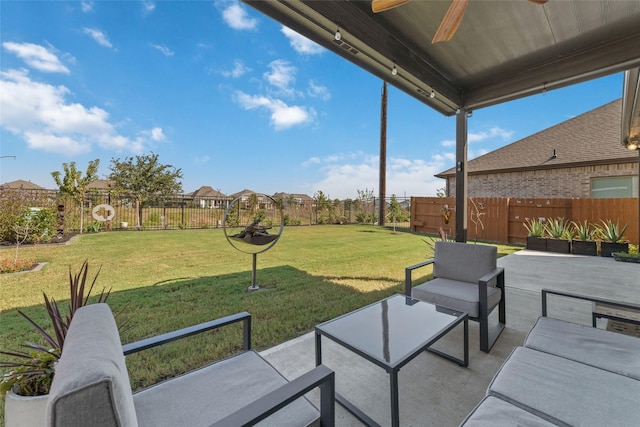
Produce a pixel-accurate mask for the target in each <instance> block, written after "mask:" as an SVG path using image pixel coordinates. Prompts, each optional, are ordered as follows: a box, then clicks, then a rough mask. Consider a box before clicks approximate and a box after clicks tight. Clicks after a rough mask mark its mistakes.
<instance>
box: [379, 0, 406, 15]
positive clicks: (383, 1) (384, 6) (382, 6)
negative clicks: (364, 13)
mask: <svg viewBox="0 0 640 427" xmlns="http://www.w3.org/2000/svg"><path fill="white" fill-rule="evenodd" d="M410 1H411V0H371V10H372V11H373V13H378V12H384V11H386V10H389V9H393V8H394V7H398V6H402V5H403V4H405V3H409V2H410Z"/></svg>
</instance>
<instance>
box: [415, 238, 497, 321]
mask: <svg viewBox="0 0 640 427" xmlns="http://www.w3.org/2000/svg"><path fill="white" fill-rule="evenodd" d="M438 243H439V242H438ZM478 292H479V290H478V284H477V283H468V282H460V281H457V280H450V279H443V278H436V279H433V280H430V281H428V282H426V283H423V284H421V285H418V286H415V287H413V289H412V290H411V296H412V297H414V298H417V299H421V300H423V301H427V302H430V303H432V304H436V305H442V306H445V307H448V308H451V309H454V310H458V311H463V312H465V313H468V314H469V317H474V318H477V317H478V316H479V315H480V312H479V310H480V308H479V303H478V300H479V294H478ZM501 296H502V292H501V290H500V289H499V288H494V287H493V286H488V287H487V299H488V300H489V311H491V310H493V308H494V307H495V306H496V305H498V303H499V302H500V298H501Z"/></svg>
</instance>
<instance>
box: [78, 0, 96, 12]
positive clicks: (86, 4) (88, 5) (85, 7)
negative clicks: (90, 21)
mask: <svg viewBox="0 0 640 427" xmlns="http://www.w3.org/2000/svg"><path fill="white" fill-rule="evenodd" d="M80 8H82V11H83V12H84V13H89V12H93V1H83V2H80Z"/></svg>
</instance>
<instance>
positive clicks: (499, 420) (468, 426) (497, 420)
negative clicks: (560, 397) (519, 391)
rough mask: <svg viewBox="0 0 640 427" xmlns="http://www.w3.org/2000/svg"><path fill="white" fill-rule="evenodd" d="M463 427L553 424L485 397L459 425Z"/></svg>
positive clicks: (513, 406) (544, 426)
mask: <svg viewBox="0 0 640 427" xmlns="http://www.w3.org/2000/svg"><path fill="white" fill-rule="evenodd" d="M460 426H461V427H462V426H464V427H514V426H522V427H524V426H526V427H551V426H555V424H553V423H551V422H549V421H546V420H544V419H542V418H540V417H538V416H536V415H534V414H532V413H531V412H527V411H525V410H524V409H521V408H519V407H517V406H515V405H512V404H510V403H507V402H505V401H504V400H502V399H498V398H497V397H495V396H486V397H485V398H484V399H482V400H481V401H480V403H479V404H478V406H476V407H475V409H474V410H473V411H472V412H471V413H470V414H469V415H468V416H467V418H466V419H465V420H464V421H463V422H462V424H460Z"/></svg>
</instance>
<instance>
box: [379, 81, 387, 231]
mask: <svg viewBox="0 0 640 427" xmlns="http://www.w3.org/2000/svg"><path fill="white" fill-rule="evenodd" d="M379 176H380V182H379V186H378V188H379V194H378V196H379V197H378V199H379V202H378V203H379V206H378V225H380V226H384V224H385V221H384V220H385V217H384V216H385V215H384V211H385V207H386V206H385V205H386V203H385V198H386V195H387V82H386V81H384V82H383V83H382V103H381V106H380V174H379Z"/></svg>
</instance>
